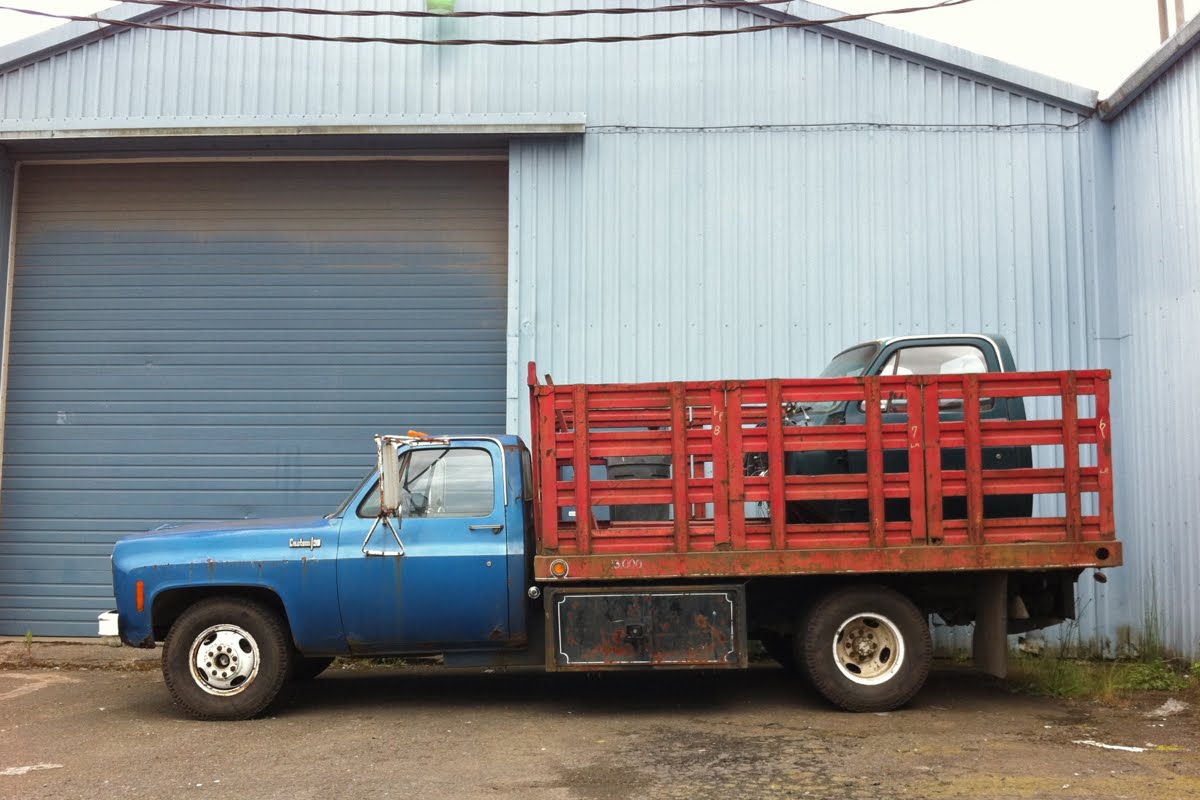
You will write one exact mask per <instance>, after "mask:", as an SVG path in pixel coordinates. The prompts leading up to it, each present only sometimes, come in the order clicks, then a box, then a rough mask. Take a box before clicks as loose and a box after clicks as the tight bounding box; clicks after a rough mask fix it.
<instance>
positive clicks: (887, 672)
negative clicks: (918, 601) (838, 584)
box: [796, 586, 933, 712]
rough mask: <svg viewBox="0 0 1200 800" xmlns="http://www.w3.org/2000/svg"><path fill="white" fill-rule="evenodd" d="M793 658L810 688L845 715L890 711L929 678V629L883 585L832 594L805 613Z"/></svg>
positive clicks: (917, 613)
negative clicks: (803, 670) (805, 674)
mask: <svg viewBox="0 0 1200 800" xmlns="http://www.w3.org/2000/svg"><path fill="white" fill-rule="evenodd" d="M796 647H797V653H796V655H797V657H798V658H800V659H802V660H803V663H804V666H805V667H806V670H807V672H808V675H809V677H811V679H812V682H813V686H815V687H816V689H817V691H819V692H820V693H821V694H822V695H824V696H825V698H826V699H827V700H829V701H830V702H831V703H833V704H834V705H837V706H839V707H841V708H843V709H845V710H847V711H876V712H878V711H891V710H892V709H894V708H898V707H899V706H902V705H904V704H905V703H907V702H908V701H909V700H911V699H912V698H913V696H914V695H915V694H916V693H917V692H918V691H919V690H920V688H921V686H923V685H924V683H925V679H926V677H928V675H929V665H930V661H931V660H932V654H933V643H932V641H931V639H930V636H929V625H928V623H927V621H926V620H925V617H924V616H923V615H922V614H921V612H920V610H919V609H918V608H917V607H916V606H915V605H913V603H912V601H910V600H909V599H908V598H907V597H905V596H904V595H902V594H900V593H899V592H897V591H895V590H892V589H888V588H886V587H883V586H852V587H848V588H845V589H839V590H837V591H834V592H832V593H831V594H829V595H828V596H826V597H825V598H824V599H822V600H821V601H820V602H818V603H817V604H816V606H814V607H813V608H812V610H811V611H810V612H809V614H808V616H807V620H806V623H805V625H804V627H803V629H802V635H801V636H798V637H797V642H796Z"/></svg>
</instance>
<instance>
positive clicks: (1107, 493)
mask: <svg viewBox="0 0 1200 800" xmlns="http://www.w3.org/2000/svg"><path fill="white" fill-rule="evenodd" d="M1112 466H1113V452H1112V420H1110V419H1109V398H1108V375H1107V374H1106V375H1105V376H1104V377H1102V378H1096V467H1097V469H1096V472H1097V482H1098V483H1099V489H1100V493H1099V494H1100V535H1101V536H1103V537H1104V538H1106V539H1111V538H1113V537H1114V536H1116V535H1117V523H1116V518H1115V514H1114V512H1113V474H1112Z"/></svg>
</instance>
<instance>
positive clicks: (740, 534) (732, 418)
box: [714, 383, 746, 550]
mask: <svg viewBox="0 0 1200 800" xmlns="http://www.w3.org/2000/svg"><path fill="white" fill-rule="evenodd" d="M730 386H731V388H730V390H729V391H728V392H727V393H726V395H725V431H726V434H727V437H726V441H727V442H728V443H729V451H728V452H729V456H728V458H729V537H730V542H731V544H732V546H733V549H734V550H745V549H746V458H745V456H746V454H745V452H744V444H743V442H742V386H741V384H740V383H734V384H730ZM714 460H715V459H714Z"/></svg>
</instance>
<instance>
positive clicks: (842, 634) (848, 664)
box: [833, 614, 904, 686]
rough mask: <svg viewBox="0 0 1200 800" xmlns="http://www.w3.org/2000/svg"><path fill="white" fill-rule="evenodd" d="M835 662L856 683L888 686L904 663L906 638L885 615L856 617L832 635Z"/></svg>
mask: <svg viewBox="0 0 1200 800" xmlns="http://www.w3.org/2000/svg"><path fill="white" fill-rule="evenodd" d="M833 662H834V663H835V664H837V668H838V671H839V672H841V673H842V675H843V676H844V677H845V678H847V679H848V680H851V681H853V682H854V683H858V684H862V685H864V686H875V685H878V684H881V683H885V682H887V681H889V680H891V678H892V677H893V676H894V675H895V674H896V673H897V672H898V671H899V670H900V667H901V666H902V665H903V664H904V637H903V636H902V635H901V634H900V629H899V628H898V627H897V626H896V623H894V622H892V621H891V620H890V619H888V618H887V617H885V616H882V615H880V614H855V615H854V616H852V617H850V618H849V619H847V620H846V621H845V622H843V623H842V624H841V625H839V626H838V629H837V633H835V634H834V636H833Z"/></svg>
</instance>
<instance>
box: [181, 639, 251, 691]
mask: <svg viewBox="0 0 1200 800" xmlns="http://www.w3.org/2000/svg"><path fill="white" fill-rule="evenodd" d="M188 662H189V663H190V664H191V667H192V679H193V680H194V681H196V685H197V686H199V687H200V688H201V689H203V690H204V691H206V692H208V693H209V694H215V695H231V694H237V693H238V692H240V691H242V690H243V689H245V688H246V687H247V686H249V685H250V684H251V682H253V681H254V676H255V675H257V674H258V665H259V655H258V642H256V641H254V637H253V636H251V635H250V634H249V633H248V632H246V630H245V629H244V628H239V627H238V626H237V625H228V624H226V625H213V626H212V627H211V628H208V629H207V630H205V631H204V632H203V633H201V634H200V635H199V636H197V637H196V638H195V639H193V640H192V648H191V651H190V653H189V658H188Z"/></svg>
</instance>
